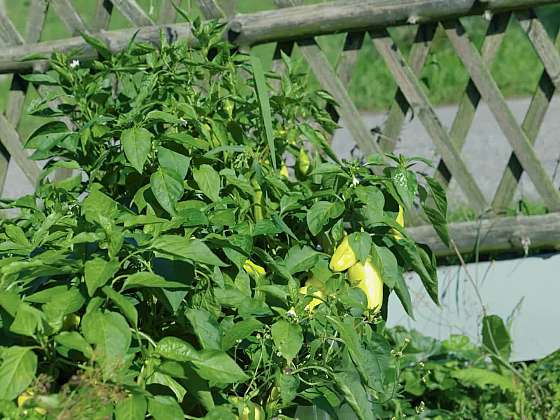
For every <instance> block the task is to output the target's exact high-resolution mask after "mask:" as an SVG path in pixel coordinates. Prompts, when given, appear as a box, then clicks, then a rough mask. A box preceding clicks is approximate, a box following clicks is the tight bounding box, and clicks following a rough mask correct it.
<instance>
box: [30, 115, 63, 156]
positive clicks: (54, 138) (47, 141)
mask: <svg viewBox="0 0 560 420" xmlns="http://www.w3.org/2000/svg"><path fill="white" fill-rule="evenodd" d="M69 134H71V132H70V130H68V127H67V126H66V124H64V123H63V122H62V121H51V122H48V123H46V124H43V125H42V126H41V127H39V128H38V129H36V130H35V131H34V132H33V133H32V134H31V135H30V136H29V138H28V139H27V141H26V142H25V148H26V149H37V150H42V151H45V150H50V149H51V148H53V147H54V146H56V145H58V144H60V143H61V142H62V141H63V140H64V139H65V138H66V137H67V136H68V135H69Z"/></svg>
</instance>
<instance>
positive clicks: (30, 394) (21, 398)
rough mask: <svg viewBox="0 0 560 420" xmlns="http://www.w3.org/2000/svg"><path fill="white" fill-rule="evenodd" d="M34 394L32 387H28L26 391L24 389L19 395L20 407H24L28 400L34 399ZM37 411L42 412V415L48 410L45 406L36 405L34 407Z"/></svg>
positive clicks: (18, 402) (18, 403)
mask: <svg viewBox="0 0 560 420" xmlns="http://www.w3.org/2000/svg"><path fill="white" fill-rule="evenodd" d="M33 396H34V392H33V390H32V389H30V388H27V389H26V390H25V391H23V392H22V393H21V394H20V395H19V396H18V397H17V405H18V407H22V406H23V405H24V404H25V402H26V401H27V400H30V399H33ZM34 410H35V412H36V413H37V414H41V415H45V414H47V410H45V409H44V408H41V407H35V408H34Z"/></svg>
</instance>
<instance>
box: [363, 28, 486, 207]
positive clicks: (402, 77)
mask: <svg viewBox="0 0 560 420" xmlns="http://www.w3.org/2000/svg"><path fill="white" fill-rule="evenodd" d="M371 37H372V39H373V43H374V45H375V47H376V49H377V51H378V52H379V54H381V56H382V57H383V59H384V60H385V62H386V63H387V66H388V67H389V69H390V70H391V73H392V74H393V76H394V77H395V79H396V81H397V84H398V86H399V87H400V89H401V91H402V92H403V94H404V96H405V97H406V99H407V101H408V103H409V104H410V105H411V106H412V108H413V109H414V111H415V113H416V115H417V116H418V118H419V119H420V121H421V122H422V124H423V125H424V127H425V128H426V131H427V132H428V133H429V134H430V136H431V137H432V141H433V142H434V144H435V146H436V148H437V149H438V151H439V153H440V155H441V156H442V158H443V159H444V160H445V162H446V163H447V166H448V167H449V169H450V170H451V173H452V174H453V176H454V177H455V179H456V180H457V183H458V184H459V186H460V187H461V188H462V190H463V192H464V193H465V196H466V197H467V199H468V200H469V203H470V204H471V205H472V206H473V207H474V209H475V210H476V211H477V212H480V213H482V212H483V211H484V210H486V207H487V206H486V199H485V198H484V195H483V194H482V192H481V191H480V189H479V187H478V185H477V184H476V182H475V180H474V178H473V176H472V175H471V174H470V172H469V170H468V169H467V166H466V165H465V162H464V161H463V159H461V156H460V154H459V152H458V151H457V149H456V148H455V147H454V146H453V144H452V143H451V140H450V138H449V136H448V134H447V132H446V131H445V129H444V128H443V125H442V124H441V122H440V120H439V118H438V117H437V115H436V113H435V112H434V109H433V106H432V105H431V104H430V101H429V99H428V97H427V96H426V94H425V93H424V91H423V90H422V87H421V85H420V82H419V80H418V78H417V77H416V76H415V74H414V72H413V71H412V69H411V68H410V66H409V65H408V64H407V63H406V61H405V59H404V57H403V56H402V54H401V53H400V50H399V48H398V47H397V46H396V45H395V43H394V42H393V40H392V39H391V36H390V35H389V33H388V32H387V31H386V30H385V31H382V32H380V33H377V34H374V33H372V34H371Z"/></svg>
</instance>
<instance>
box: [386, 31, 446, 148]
mask: <svg viewBox="0 0 560 420" xmlns="http://www.w3.org/2000/svg"><path fill="white" fill-rule="evenodd" d="M435 31H436V25H434V24H426V25H420V26H419V27H418V30H417V32H416V36H415V38H414V44H413V45H412V49H411V50H410V57H409V62H410V68H411V69H412V71H413V72H414V74H415V75H416V76H420V73H421V72H422V68H423V67H424V63H425V62H426V58H427V57H428V53H429V52H430V46H431V44H432V40H433V38H434V34H435ZM409 109H410V106H409V105H408V102H407V100H406V98H405V97H404V95H403V93H402V91H401V90H400V88H397V93H396V94H395V100H394V102H393V104H392V105H391V108H390V110H389V114H388V116H387V119H386V120H385V124H384V126H383V135H382V136H381V138H380V140H379V144H380V146H381V148H382V149H383V150H384V151H385V152H392V151H393V150H395V147H396V145H397V139H398V136H399V134H400V132H401V130H402V127H403V124H404V120H405V118H406V114H407V112H408V111H409Z"/></svg>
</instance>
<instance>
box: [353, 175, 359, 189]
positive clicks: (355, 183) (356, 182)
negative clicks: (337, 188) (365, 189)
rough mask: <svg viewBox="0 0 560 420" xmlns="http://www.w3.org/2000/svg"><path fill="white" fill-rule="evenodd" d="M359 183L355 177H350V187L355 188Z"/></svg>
mask: <svg viewBox="0 0 560 420" xmlns="http://www.w3.org/2000/svg"><path fill="white" fill-rule="evenodd" d="M359 183H360V180H359V179H358V178H356V177H355V176H353V177H352V186H353V187H355V186H356V185H358V184H359Z"/></svg>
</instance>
